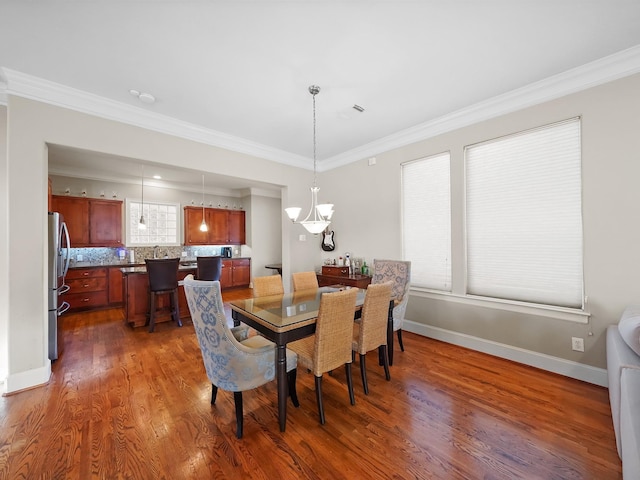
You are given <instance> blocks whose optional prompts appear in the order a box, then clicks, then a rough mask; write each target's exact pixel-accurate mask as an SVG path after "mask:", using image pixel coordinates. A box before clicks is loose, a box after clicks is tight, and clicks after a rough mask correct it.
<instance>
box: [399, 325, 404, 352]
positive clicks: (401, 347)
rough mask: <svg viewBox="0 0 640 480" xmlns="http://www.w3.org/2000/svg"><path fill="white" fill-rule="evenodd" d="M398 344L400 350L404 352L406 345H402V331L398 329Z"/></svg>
mask: <svg viewBox="0 0 640 480" xmlns="http://www.w3.org/2000/svg"><path fill="white" fill-rule="evenodd" d="M397 332H398V344H399V345H400V350H402V351H403V352H404V344H403V343H402V329H401V328H400V329H398V330H397Z"/></svg>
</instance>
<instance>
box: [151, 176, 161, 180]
mask: <svg viewBox="0 0 640 480" xmlns="http://www.w3.org/2000/svg"><path fill="white" fill-rule="evenodd" d="M153 178H155V179H156V180H162V177H161V176H160V175H154V176H153Z"/></svg>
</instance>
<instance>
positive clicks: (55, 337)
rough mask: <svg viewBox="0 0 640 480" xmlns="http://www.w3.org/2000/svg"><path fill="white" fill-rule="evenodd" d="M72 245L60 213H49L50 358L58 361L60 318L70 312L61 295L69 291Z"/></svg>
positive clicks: (60, 346) (60, 348)
mask: <svg viewBox="0 0 640 480" xmlns="http://www.w3.org/2000/svg"><path fill="white" fill-rule="evenodd" d="M70 248H71V245H70V243H69V231H68V230H67V225H66V224H65V223H64V218H63V217H62V215H61V214H60V213H58V212H49V255H48V264H49V358H50V359H51V360H56V359H57V358H58V356H59V355H60V353H61V352H62V337H61V332H62V329H61V328H60V325H59V321H60V320H59V317H60V315H62V314H63V313H64V312H66V311H67V310H69V304H68V303H67V302H64V301H62V300H61V298H60V297H61V295H63V294H64V293H65V292H67V291H68V290H69V286H68V285H66V284H65V283H64V279H65V276H66V274H67V271H68V270H69V259H70V258H69V257H70V255H71V252H70Z"/></svg>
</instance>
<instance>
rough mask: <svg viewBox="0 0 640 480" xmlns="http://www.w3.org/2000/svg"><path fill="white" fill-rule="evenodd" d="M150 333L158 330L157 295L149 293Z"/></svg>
mask: <svg viewBox="0 0 640 480" xmlns="http://www.w3.org/2000/svg"><path fill="white" fill-rule="evenodd" d="M149 304H150V306H149V333H151V332H153V331H154V330H155V328H156V294H155V293H153V292H151V293H149Z"/></svg>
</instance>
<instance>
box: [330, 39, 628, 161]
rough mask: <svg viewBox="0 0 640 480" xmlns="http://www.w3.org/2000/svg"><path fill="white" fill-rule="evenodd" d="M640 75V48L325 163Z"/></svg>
mask: <svg viewBox="0 0 640 480" xmlns="http://www.w3.org/2000/svg"><path fill="white" fill-rule="evenodd" d="M638 72H640V45H637V46H635V47H632V48H629V49H626V50H622V51H621V52H618V53H614V54H613V55H609V56H607V57H604V58H601V59H599V60H596V61H593V62H591V63H587V64H585V65H582V66H580V67H576V68H573V69H571V70H567V71H566V72H563V73H560V74H558V75H554V76H552V77H549V78H546V79H544V80H540V81H538V82H535V83H532V84H530V85H527V86H525V87H522V88H518V89H516V90H512V91H510V92H507V93H505V94H502V95H498V96H496V97H493V98H490V99H488V100H485V101H482V102H479V103H476V104H474V105H471V106H469V107H466V108H463V109H461V110H458V111H455V112H452V113H450V114H447V115H444V116H442V117H440V118H436V119H434V120H430V121H428V122H424V123H421V124H419V125H416V126H414V127H411V128H408V129H406V130H403V131H401V132H398V133H395V134H393V135H389V136H386V137H383V138H381V139H379V140H376V141H374V142H371V143H368V144H366V145H362V146H361V147H358V148H355V149H353V150H349V151H347V152H344V153H342V154H340V155H336V156H334V157H331V158H328V159H326V160H323V161H322V162H321V164H320V165H319V168H318V170H319V171H321V172H322V171H328V170H331V169H334V168H337V167H341V166H344V165H347V164H349V163H353V162H355V161H358V160H362V159H363V158H368V157H372V156H376V155H379V154H381V153H383V152H387V151H390V150H393V149H396V148H400V147H404V146H406V145H410V144H412V143H416V142H419V141H422V140H426V139H428V138H432V137H435V136H436V135H440V134H443V133H446V132H450V131H453V130H456V129H459V128H462V127H466V126H469V125H473V124H474V123H478V122H481V121H483V120H489V119H491V118H495V117H498V116H501V115H505V114H507V113H512V112H515V111H517V110H522V109H524V108H527V107H531V106H534V105H538V104H540V103H544V102H547V101H550V100H554V99H556V98H560V97H564V96H566V95H569V94H571V93H576V92H579V91H582V90H586V89H588V88H591V87H595V86H597V85H601V84H604V83H607V82H612V81H614V80H618V79H620V78H624V77H628V76H630V75H633V74H636V73H638Z"/></svg>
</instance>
